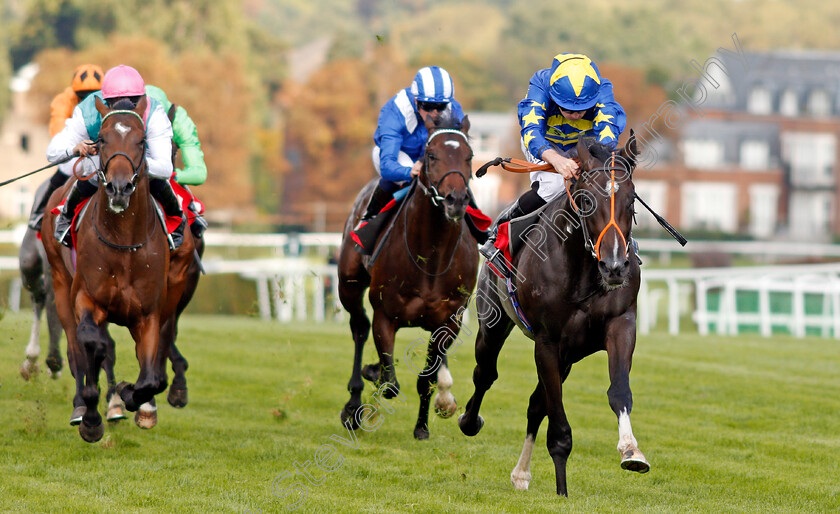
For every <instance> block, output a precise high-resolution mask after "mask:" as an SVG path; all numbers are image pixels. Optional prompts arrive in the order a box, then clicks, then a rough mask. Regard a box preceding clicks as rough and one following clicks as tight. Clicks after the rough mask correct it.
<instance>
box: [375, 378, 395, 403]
mask: <svg viewBox="0 0 840 514" xmlns="http://www.w3.org/2000/svg"><path fill="white" fill-rule="evenodd" d="M388 383H389V384H391V387H387V388H385V391H384V392H383V393H382V396H383V398H385V399H386V400H392V399H394V398H396V397H397V396H399V394H400V383H399V382H397V379H396V378H394V381H393V382H388ZM382 385H383V384H380V387H379V389H380V390H381V389H382V387H381V386H382Z"/></svg>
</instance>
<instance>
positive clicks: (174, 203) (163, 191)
mask: <svg viewBox="0 0 840 514" xmlns="http://www.w3.org/2000/svg"><path fill="white" fill-rule="evenodd" d="M149 189H150V190H151V192H152V197H153V198H154V199H155V200H157V201H158V202H160V205H161V207H163V211H164V212H165V213H166V215H167V216H174V217H177V218H181V223H180V224H179V225H178V228H176V229H175V231H174V232H172V233H171V234H167V238H168V239H169V249H170V250H172V251H175V250H177V249H178V247H180V246H181V243H183V242H184V228H185V227H186V224H187V219H186V216H184V211H183V210H182V209H181V202H180V200H178V196H177V195H176V194H175V191H173V190H172V186H171V185H169V180H167V179H162V178H154V177H150V178H149Z"/></svg>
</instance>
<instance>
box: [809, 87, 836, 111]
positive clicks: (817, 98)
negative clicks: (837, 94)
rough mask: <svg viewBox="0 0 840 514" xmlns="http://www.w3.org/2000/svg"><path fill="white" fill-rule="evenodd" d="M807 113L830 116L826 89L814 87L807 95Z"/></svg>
mask: <svg viewBox="0 0 840 514" xmlns="http://www.w3.org/2000/svg"><path fill="white" fill-rule="evenodd" d="M808 114H810V115H811V116H831V100H830V98H829V96H828V91H826V90H825V89H815V90H813V91H811V94H810V95H808Z"/></svg>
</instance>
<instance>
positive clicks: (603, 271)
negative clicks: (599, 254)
mask: <svg viewBox="0 0 840 514" xmlns="http://www.w3.org/2000/svg"><path fill="white" fill-rule="evenodd" d="M598 271H600V272H601V274H603V275H608V274H609V272H610V269H609V268H608V267H607V263H606V262H604V261H598Z"/></svg>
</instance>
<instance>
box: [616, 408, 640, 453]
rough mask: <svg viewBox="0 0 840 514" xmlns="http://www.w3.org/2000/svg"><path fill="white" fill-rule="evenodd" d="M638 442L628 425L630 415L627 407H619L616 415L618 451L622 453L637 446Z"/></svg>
mask: <svg viewBox="0 0 840 514" xmlns="http://www.w3.org/2000/svg"><path fill="white" fill-rule="evenodd" d="M638 447H639V443H637V442H636V438H635V437H633V428H632V427H631V426H630V415H629V414H627V409H621V412H620V413H619V415H618V451H619V452H621V453H624V452H625V451H627V450H628V449H630V448H638Z"/></svg>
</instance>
